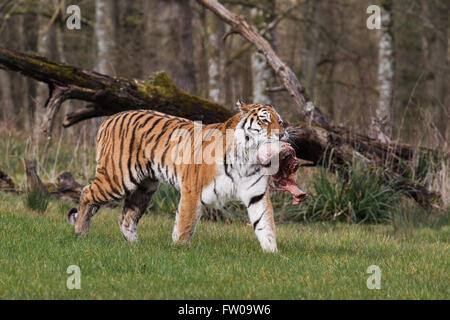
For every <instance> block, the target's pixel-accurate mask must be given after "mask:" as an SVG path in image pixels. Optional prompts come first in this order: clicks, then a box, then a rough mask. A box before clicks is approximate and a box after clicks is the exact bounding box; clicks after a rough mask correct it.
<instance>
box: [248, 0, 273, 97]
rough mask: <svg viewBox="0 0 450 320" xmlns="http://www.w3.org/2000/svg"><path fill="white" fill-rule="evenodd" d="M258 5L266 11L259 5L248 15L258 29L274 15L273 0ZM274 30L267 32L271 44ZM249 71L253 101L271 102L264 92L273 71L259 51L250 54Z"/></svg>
mask: <svg viewBox="0 0 450 320" xmlns="http://www.w3.org/2000/svg"><path fill="white" fill-rule="evenodd" d="M258 3H259V4H260V5H264V6H265V8H266V12H265V11H263V10H262V9H261V8H260V7H254V8H252V9H251V11H250V17H251V20H252V24H253V25H254V26H256V27H257V28H258V29H259V30H261V29H263V28H265V27H267V25H268V24H269V23H270V22H272V21H273V19H274V16H275V5H276V3H275V0H265V1H261V2H258ZM274 38H275V36H274V31H273V30H271V31H269V32H267V34H266V39H267V40H268V41H269V43H270V44H271V45H272V46H273V44H274V41H275V39H274ZM251 71H252V83H253V101H254V102H258V103H266V104H270V103H272V99H271V97H270V96H269V94H268V93H267V92H266V89H267V88H270V87H271V86H272V83H273V79H274V73H273V70H272V68H270V66H269V65H268V64H267V62H266V58H265V57H264V55H262V54H261V53H259V52H257V51H254V52H253V53H252V55H251Z"/></svg>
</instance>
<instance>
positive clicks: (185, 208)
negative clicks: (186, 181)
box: [172, 191, 202, 243]
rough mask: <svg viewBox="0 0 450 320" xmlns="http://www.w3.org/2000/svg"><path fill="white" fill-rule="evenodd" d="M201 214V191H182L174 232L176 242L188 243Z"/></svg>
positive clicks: (173, 236)
mask: <svg viewBox="0 0 450 320" xmlns="http://www.w3.org/2000/svg"><path fill="white" fill-rule="evenodd" d="M201 214H202V204H201V201H200V193H198V194H197V192H186V191H185V192H183V191H182V192H181V199H180V203H179V204H178V210H177V213H176V217H175V225H174V228H173V233H172V240H173V242H174V243H187V242H188V241H189V240H190V239H191V237H192V236H193V235H194V233H195V228H196V226H197V223H198V221H199V220H200V217H201Z"/></svg>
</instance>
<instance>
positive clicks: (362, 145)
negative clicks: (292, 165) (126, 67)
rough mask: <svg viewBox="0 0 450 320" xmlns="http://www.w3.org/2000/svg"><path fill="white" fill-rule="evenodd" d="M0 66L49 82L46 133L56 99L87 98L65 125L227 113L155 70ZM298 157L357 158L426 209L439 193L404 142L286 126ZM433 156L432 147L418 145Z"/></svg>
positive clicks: (45, 63) (35, 60)
mask: <svg viewBox="0 0 450 320" xmlns="http://www.w3.org/2000/svg"><path fill="white" fill-rule="evenodd" d="M0 68H3V69H7V70H12V71H18V72H21V73H22V74H24V75H25V76H28V77H31V78H34V79H36V80H39V81H42V82H45V83H47V84H48V85H49V88H50V91H49V99H48V101H47V104H46V105H47V113H46V121H44V123H45V125H44V128H43V130H44V131H45V132H46V133H47V135H50V133H51V124H52V123H53V119H54V117H55V115H56V112H58V110H59V108H60V106H61V103H62V102H63V101H65V100H67V99H78V100H84V101H88V102H90V103H91V104H89V105H88V106H86V107H83V108H80V109H78V110H75V111H74V112H73V113H70V114H68V115H67V117H66V119H65V120H64V122H63V125H64V126H65V127H68V126H71V125H73V124H75V123H77V122H79V121H82V120H85V119H89V118H92V117H97V116H106V115H111V114H114V113H117V112H121V111H125V110H131V109H152V110H157V111H161V112H164V113H169V114H172V115H177V116H181V117H185V118H188V119H191V120H201V121H202V122H203V123H214V122H223V121H224V120H226V119H228V118H229V117H230V116H231V115H232V112H231V111H229V110H228V109H226V108H225V107H223V106H221V105H218V104H216V103H213V102H210V101H208V100H205V99H203V98H200V97H196V96H194V95H191V94H189V93H186V92H184V91H182V90H181V89H179V88H176V87H175V86H174V85H173V84H172V82H171V81H170V80H169V78H168V77H167V76H166V75H165V74H164V73H161V72H159V73H155V74H154V76H153V78H152V80H150V81H148V82H143V81H140V80H136V79H126V78H113V77H109V76H106V75H102V74H99V73H95V72H91V71H87V70H82V69H79V68H76V67H73V66H69V65H64V64H58V63H56V62H53V61H50V60H47V59H45V58H42V57H38V56H35V55H28V54H24V53H17V52H13V51H11V50H6V49H0ZM288 131H289V132H290V136H291V143H292V145H293V146H294V148H295V149H296V153H297V156H298V157H299V158H301V159H305V160H308V161H311V162H312V163H314V164H315V165H322V164H324V165H328V164H329V163H331V164H332V165H335V166H338V165H342V164H344V163H348V162H351V161H353V159H362V160H363V161H364V162H365V163H367V164H368V165H369V166H376V167H378V168H379V167H382V168H384V170H385V172H386V180H389V181H390V180H392V179H397V180H398V181H399V183H398V188H399V189H402V190H405V191H406V192H407V193H408V194H409V195H410V196H412V197H413V198H414V199H415V200H416V201H417V202H418V203H419V204H421V205H422V206H424V207H430V206H431V205H433V204H435V203H436V202H437V201H438V199H439V197H440V196H439V194H438V193H437V192H433V191H431V190H427V189H426V188H425V187H424V186H422V185H420V184H419V183H415V182H413V181H411V180H410V178H411V177H412V176H411V172H414V167H413V165H412V159H413V158H414V157H415V156H416V151H415V150H414V149H413V148H412V147H410V146H407V145H395V144H382V143H380V142H378V141H376V140H374V139H371V138H368V137H366V136H363V135H358V134H355V133H352V132H351V131H350V130H347V129H343V128H333V127H326V128H324V127H319V126H310V125H309V124H307V123H300V124H297V125H295V126H292V127H290V128H288ZM419 152H423V153H424V154H425V153H429V154H431V155H432V156H435V155H437V154H438V152H437V151H433V150H429V149H425V148H423V149H420V150H419Z"/></svg>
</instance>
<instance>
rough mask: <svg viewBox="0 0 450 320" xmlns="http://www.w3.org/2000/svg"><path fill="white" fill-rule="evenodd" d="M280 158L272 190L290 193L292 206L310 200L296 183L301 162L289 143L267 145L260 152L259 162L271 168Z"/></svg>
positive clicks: (273, 176) (273, 177)
mask: <svg viewBox="0 0 450 320" xmlns="http://www.w3.org/2000/svg"><path fill="white" fill-rule="evenodd" d="M277 156H278V157H279V167H278V170H277V172H276V173H275V174H273V175H272V181H273V182H274V184H275V185H274V184H271V187H272V189H274V190H278V191H288V192H290V193H291V195H292V204H293V205H299V204H300V203H301V202H302V201H304V200H306V199H308V197H309V196H308V194H307V193H305V192H304V191H302V190H300V188H299V187H298V186H297V183H296V182H295V173H296V172H297V170H298V168H299V167H300V160H299V159H298V158H297V157H296V156H295V150H294V149H293V148H292V146H291V145H290V144H289V143H286V142H279V143H273V144H270V145H265V146H264V147H263V148H261V149H260V150H259V151H258V160H259V161H260V163H261V164H262V165H263V166H270V164H271V163H273V159H274V157H277Z"/></svg>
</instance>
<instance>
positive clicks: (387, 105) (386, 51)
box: [376, 0, 395, 136]
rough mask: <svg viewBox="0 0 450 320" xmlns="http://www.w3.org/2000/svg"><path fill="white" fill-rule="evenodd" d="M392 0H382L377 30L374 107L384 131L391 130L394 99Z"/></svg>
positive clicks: (389, 133)
mask: <svg viewBox="0 0 450 320" xmlns="http://www.w3.org/2000/svg"><path fill="white" fill-rule="evenodd" d="M392 6H393V1H392V0H383V1H382V8H381V29H379V30H378V91H379V100H378V106H377V109H376V116H377V118H378V120H382V121H383V123H385V127H384V130H385V133H386V134H387V135H388V136H390V135H391V131H392V120H393V110H392V104H393V100H394V62H395V59H394V54H395V51H394V36H393V31H394V30H393V24H394V21H393V17H392Z"/></svg>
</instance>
